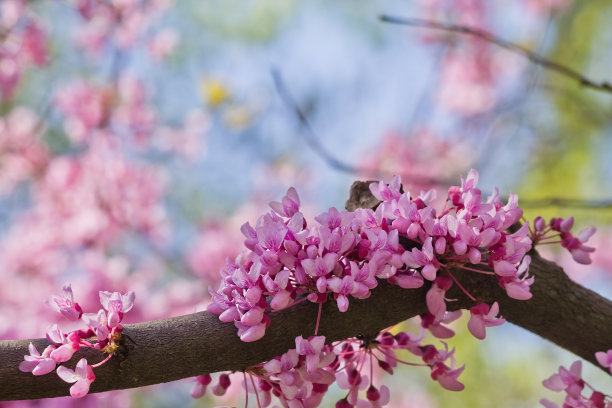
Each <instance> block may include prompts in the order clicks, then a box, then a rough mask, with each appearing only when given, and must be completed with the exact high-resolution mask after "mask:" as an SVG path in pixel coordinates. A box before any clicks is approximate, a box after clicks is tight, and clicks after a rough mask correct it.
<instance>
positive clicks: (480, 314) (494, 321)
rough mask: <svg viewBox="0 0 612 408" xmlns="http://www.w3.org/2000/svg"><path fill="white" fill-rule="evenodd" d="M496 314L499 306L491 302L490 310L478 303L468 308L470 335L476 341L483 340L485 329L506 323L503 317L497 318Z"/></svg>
mask: <svg viewBox="0 0 612 408" xmlns="http://www.w3.org/2000/svg"><path fill="white" fill-rule="evenodd" d="M498 313H499V305H498V304H497V302H493V304H492V305H491V308H489V305H487V304H485V303H479V304H477V305H476V306H474V307H472V308H470V321H469V322H468V329H469V330H470V333H472V334H473V335H474V337H476V338H477V339H479V340H484V338H485V337H486V335H487V334H486V331H485V328H486V327H493V326H499V325H501V324H504V322H505V321H506V320H505V319H504V318H503V317H499V318H497V317H496V316H497V314H498Z"/></svg>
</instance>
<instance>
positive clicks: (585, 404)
mask: <svg viewBox="0 0 612 408" xmlns="http://www.w3.org/2000/svg"><path fill="white" fill-rule="evenodd" d="M595 357H596V359H597V362H598V363H599V364H601V365H602V366H603V367H606V368H608V369H610V372H611V373H612V350H608V351H607V352H605V353H604V352H603V351H599V352H597V353H595ZM542 384H543V385H544V386H545V387H546V388H548V389H550V390H552V391H559V392H560V391H563V392H565V400H564V401H563V405H562V406H561V407H562V408H611V407H612V399H611V398H610V396H608V395H606V394H604V393H602V392H600V391H598V390H596V389H594V388H593V387H592V386H591V385H590V384H588V383H587V382H586V381H584V380H583V379H582V362H581V361H575V362H574V363H572V365H571V366H570V368H569V370H568V369H567V368H565V367H559V372H558V373H557V374H553V375H552V376H550V378H548V379H546V380H544V381H543V382H542ZM585 388H587V389H588V390H590V392H589V394H590V395H588V396H587V395H585V391H586V390H585ZM540 404H542V405H543V406H544V407H546V408H559V405H557V404H555V403H554V402H552V401H550V400H548V399H546V398H543V399H541V400H540Z"/></svg>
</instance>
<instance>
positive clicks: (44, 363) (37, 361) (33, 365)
mask: <svg viewBox="0 0 612 408" xmlns="http://www.w3.org/2000/svg"><path fill="white" fill-rule="evenodd" d="M28 350H29V351H30V355H29V356H24V357H23V359H24V361H22V362H21V364H19V371H22V372H24V373H29V372H31V373H32V374H34V375H43V374H47V373H50V372H51V371H53V370H55V366H56V364H57V363H56V362H55V360H53V359H52V358H50V357H49V355H50V354H51V352H52V351H53V350H55V346H53V345H51V346H47V347H46V348H45V349H44V350H43V353H42V355H40V353H39V352H38V350H37V349H36V346H34V344H32V343H30V345H29V346H28Z"/></svg>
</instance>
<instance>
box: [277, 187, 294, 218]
mask: <svg viewBox="0 0 612 408" xmlns="http://www.w3.org/2000/svg"><path fill="white" fill-rule="evenodd" d="M270 207H272V209H273V210H274V212H276V213H277V214H278V215H280V216H282V217H287V218H291V217H293V214H295V213H296V212H298V211H299V210H300V197H299V196H298V193H297V191H295V188H293V187H291V188H289V190H287V194H286V195H285V196H284V197H283V198H282V200H281V202H280V203H279V202H278V201H272V202H271V203H270Z"/></svg>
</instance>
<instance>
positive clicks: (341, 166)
mask: <svg viewBox="0 0 612 408" xmlns="http://www.w3.org/2000/svg"><path fill="white" fill-rule="evenodd" d="M272 78H273V79H274V85H275V86H276V92H278V94H279V96H280V97H281V99H282V100H283V103H284V104H285V105H287V106H288V107H289V108H290V109H291V110H293V111H294V112H295V114H296V115H297V117H298V119H299V120H300V125H301V126H302V128H303V129H304V136H305V140H306V143H308V146H310V148H311V149H312V150H314V151H315V153H317V154H318V155H319V156H321V157H322V158H323V160H325V162H326V163H327V164H328V165H329V166H330V167H331V168H333V169H336V170H339V171H343V172H346V173H350V174H359V169H358V168H357V167H354V166H351V165H350V164H347V163H344V162H343V161H341V160H340V159H338V158H336V157H335V156H334V155H332V154H331V153H330V152H328V151H327V150H325V148H324V147H323V146H322V145H321V143H319V139H318V138H317V135H316V133H315V132H314V130H313V129H312V126H311V125H310V122H309V121H308V118H306V115H305V114H304V112H302V110H301V109H300V107H299V106H298V104H297V103H296V102H295V100H294V99H293V97H292V96H291V94H290V93H289V91H288V90H287V87H286V86H285V82H284V81H283V77H282V75H281V73H280V72H279V71H278V70H277V69H272Z"/></svg>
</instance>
